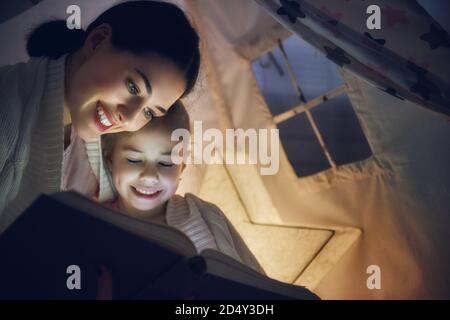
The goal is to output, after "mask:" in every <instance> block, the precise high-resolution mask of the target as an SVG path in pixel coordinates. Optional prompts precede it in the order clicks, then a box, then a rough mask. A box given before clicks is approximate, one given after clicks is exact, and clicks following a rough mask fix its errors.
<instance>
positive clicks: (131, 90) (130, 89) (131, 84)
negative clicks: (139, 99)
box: [126, 79, 139, 96]
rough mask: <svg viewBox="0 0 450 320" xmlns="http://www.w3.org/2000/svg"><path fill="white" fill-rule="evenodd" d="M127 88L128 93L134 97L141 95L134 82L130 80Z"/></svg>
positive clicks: (127, 82)
mask: <svg viewBox="0 0 450 320" xmlns="http://www.w3.org/2000/svg"><path fill="white" fill-rule="evenodd" d="M126 86H127V89H128V92H129V93H131V94H132V95H134V96H135V95H138V94H139V89H138V87H137V86H136V85H135V84H134V82H133V81H132V80H130V79H128V80H127V81H126Z"/></svg>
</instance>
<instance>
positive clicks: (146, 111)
mask: <svg viewBox="0 0 450 320" xmlns="http://www.w3.org/2000/svg"><path fill="white" fill-rule="evenodd" d="M144 117H145V118H146V119H147V120H152V119H153V118H154V117H155V115H154V114H153V111H152V110H151V109H150V108H144Z"/></svg>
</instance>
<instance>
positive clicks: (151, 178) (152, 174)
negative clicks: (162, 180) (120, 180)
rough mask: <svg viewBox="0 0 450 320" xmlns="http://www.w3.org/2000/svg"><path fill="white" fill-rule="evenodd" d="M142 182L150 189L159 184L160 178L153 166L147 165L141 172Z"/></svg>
mask: <svg viewBox="0 0 450 320" xmlns="http://www.w3.org/2000/svg"><path fill="white" fill-rule="evenodd" d="M140 180H141V182H142V183H143V184H144V185H145V186H148V187H151V186H154V185H156V184H158V182H159V178H158V172H157V170H156V168H155V167H154V166H153V165H150V164H149V165H147V166H146V167H145V168H144V170H143V171H142V172H141V176H140Z"/></svg>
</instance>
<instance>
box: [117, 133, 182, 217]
mask: <svg viewBox="0 0 450 320" xmlns="http://www.w3.org/2000/svg"><path fill="white" fill-rule="evenodd" d="M170 134H171V132H170V130H168V129H166V128H164V127H162V126H158V127H152V128H144V129H142V130H139V131H137V132H133V133H131V134H129V135H126V136H123V137H120V138H119V140H118V141H117V143H116V145H115V146H114V151H113V154H112V157H111V159H110V160H111V161H110V166H111V170H112V176H113V181H114V186H115V187H116V190H117V192H118V193H119V204H120V205H121V206H123V207H124V209H125V210H126V211H127V213H129V214H137V215H139V213H145V212H146V211H147V212H148V211H149V210H152V209H154V208H157V207H159V206H161V205H164V204H165V202H166V201H168V200H169V199H170V197H172V196H173V195H174V193H175V191H176V190H177V188H178V184H179V178H180V175H181V172H182V166H181V165H175V164H174V163H173V162H172V161H171V156H170V155H171V152H172V148H173V147H174V146H175V145H176V144H177V143H178V142H177V141H171V139H170Z"/></svg>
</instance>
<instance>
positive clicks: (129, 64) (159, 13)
mask: <svg viewBox="0 0 450 320" xmlns="http://www.w3.org/2000/svg"><path fill="white" fill-rule="evenodd" d="M27 50H28V53H29V55H30V56H31V57H35V58H32V59H30V60H29V61H28V62H27V63H20V64H17V65H14V66H7V67H3V68H1V69H0V101H1V104H2V106H1V108H0V112H1V113H0V141H1V148H0V214H1V216H0V217H1V221H0V232H1V231H3V230H4V229H5V228H6V227H7V226H8V225H9V224H10V223H11V222H12V221H13V220H14V219H15V218H16V217H17V215H18V214H19V213H20V212H22V211H23V210H24V209H25V208H26V207H27V206H28V205H29V204H30V203H31V202H32V201H33V200H34V199H35V198H36V197H37V196H38V195H39V194H41V193H49V192H54V191H58V190H60V189H61V188H62V189H63V190H64V189H70V180H71V179H68V180H67V179H66V180H65V181H64V179H62V178H63V177H66V178H67V176H72V177H74V178H77V179H80V180H83V182H84V183H86V179H88V180H89V179H90V181H91V183H90V185H91V188H87V189H90V191H89V192H85V194H86V195H88V196H93V195H92V194H91V193H92V190H93V189H92V185H94V184H97V186H98V181H95V179H100V178H101V177H100V176H99V175H98V174H97V177H94V178H93V179H92V172H91V171H90V170H86V168H89V166H88V165H87V167H86V163H87V161H85V160H86V159H87V157H86V155H84V157H83V155H81V156H80V152H82V151H83V148H81V147H80V146H81V145H82V143H80V141H82V142H87V143H94V145H95V144H96V142H97V141H99V137H100V135H102V134H106V133H112V132H121V131H135V130H138V129H140V128H141V127H142V126H144V125H145V124H146V123H147V122H148V121H150V120H151V119H152V118H153V117H160V116H163V115H164V114H165V113H166V112H167V109H168V108H169V107H170V106H171V105H173V104H174V102H175V101H176V100H178V99H179V98H181V97H183V96H185V95H186V94H188V93H189V91H190V90H191V89H192V88H193V86H194V84H195V82H196V79H197V76H198V70H199V62H200V54H199V46H198V36H197V33H196V32H195V30H194V29H193V28H192V26H191V25H190V23H189V21H188V20H187V18H186V16H185V15H184V13H183V12H182V11H181V10H180V9H179V8H177V7H176V6H174V5H171V4H168V3H161V2H152V1H135V2H126V3H123V4H119V5H117V6H114V7H112V8H110V9H108V10H107V11H105V12H104V13H103V14H101V15H100V16H99V17H98V18H97V19H96V20H95V21H94V22H92V23H91V24H90V25H89V27H88V28H87V30H86V32H84V31H81V30H77V31H74V30H69V29H67V28H66V24H65V21H54V22H49V23H46V24H43V25H41V26H40V27H38V28H37V29H36V30H35V31H33V32H32V34H31V35H30V37H29V39H28V44H27ZM80 139H81V140H80ZM65 151H66V152H65ZM69 151H70V152H69ZM99 153H100V152H98V150H97V154H99ZM71 159H72V160H73V159H75V160H76V161H70V160H71ZM90 160H91V164H92V163H94V164H95V163H97V164H98V163H101V162H102V161H101V159H100V160H98V159H97V160H96V161H95V159H94V161H92V159H90ZM80 161H81V163H80ZM83 163H84V164H83ZM77 168H82V169H81V170H78V169H77ZM83 168H84V169H83ZM75 169H77V170H75ZM96 169H98V168H96ZM92 181H94V182H95V183H92ZM88 184H89V183H88ZM81 191H83V190H81ZM97 193H98V188H97ZM100 200H102V199H100ZM2 211H3V212H2Z"/></svg>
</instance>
